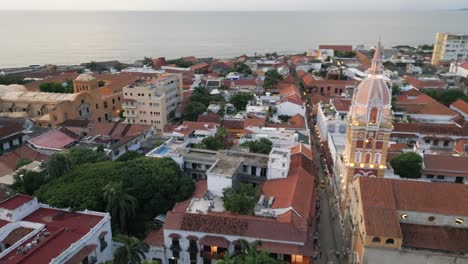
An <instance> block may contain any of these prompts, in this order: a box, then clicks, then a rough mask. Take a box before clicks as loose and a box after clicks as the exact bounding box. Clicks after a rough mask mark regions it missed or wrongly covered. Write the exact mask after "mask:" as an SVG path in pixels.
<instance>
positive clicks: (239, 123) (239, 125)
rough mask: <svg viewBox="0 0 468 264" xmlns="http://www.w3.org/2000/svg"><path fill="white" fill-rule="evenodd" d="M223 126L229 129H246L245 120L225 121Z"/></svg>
mask: <svg viewBox="0 0 468 264" xmlns="http://www.w3.org/2000/svg"><path fill="white" fill-rule="evenodd" d="M221 126H222V127H225V128H227V129H244V120H230V119H223V120H222V121H221Z"/></svg>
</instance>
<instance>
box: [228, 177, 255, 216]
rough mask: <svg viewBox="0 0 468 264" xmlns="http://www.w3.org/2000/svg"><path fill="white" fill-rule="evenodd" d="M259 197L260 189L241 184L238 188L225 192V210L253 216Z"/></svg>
mask: <svg viewBox="0 0 468 264" xmlns="http://www.w3.org/2000/svg"><path fill="white" fill-rule="evenodd" d="M258 197H259V190H258V188H256V187H255V186H253V185H251V184H246V183H241V184H240V185H239V187H238V188H235V189H234V188H230V187H229V188H226V189H224V190H223V203H224V208H226V210H228V211H230V212H233V213H239V214H253V212H254V208H255V204H256V202H257V200H258Z"/></svg>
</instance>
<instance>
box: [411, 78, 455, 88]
mask: <svg viewBox="0 0 468 264" xmlns="http://www.w3.org/2000/svg"><path fill="white" fill-rule="evenodd" d="M403 78H404V79H405V80H406V82H408V84H410V85H411V86H413V87H416V88H418V89H427V88H435V89H438V88H445V87H446V86H447V85H446V84H445V83H444V82H442V81H436V80H421V79H419V78H417V77H416V76H411V75H406V76H404V77H403Z"/></svg>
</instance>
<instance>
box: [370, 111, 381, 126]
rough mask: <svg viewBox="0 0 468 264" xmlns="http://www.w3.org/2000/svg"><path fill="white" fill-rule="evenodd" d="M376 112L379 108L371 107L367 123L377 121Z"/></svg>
mask: <svg viewBox="0 0 468 264" xmlns="http://www.w3.org/2000/svg"><path fill="white" fill-rule="evenodd" d="M378 113H379V110H378V109H377V107H372V109H371V111H370V116H369V123H371V124H375V123H377V121H378V120H377V119H378Z"/></svg>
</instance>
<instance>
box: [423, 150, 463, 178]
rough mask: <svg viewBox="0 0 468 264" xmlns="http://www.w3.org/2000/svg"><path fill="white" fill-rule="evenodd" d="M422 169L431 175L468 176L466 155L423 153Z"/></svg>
mask: <svg viewBox="0 0 468 264" xmlns="http://www.w3.org/2000/svg"><path fill="white" fill-rule="evenodd" d="M422 171H423V172H424V173H427V174H432V175H439V174H440V175H445V176H453V177H468V156H452V155H444V154H424V166H423V169H422Z"/></svg>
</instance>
